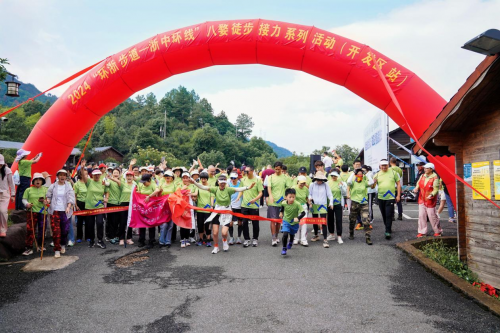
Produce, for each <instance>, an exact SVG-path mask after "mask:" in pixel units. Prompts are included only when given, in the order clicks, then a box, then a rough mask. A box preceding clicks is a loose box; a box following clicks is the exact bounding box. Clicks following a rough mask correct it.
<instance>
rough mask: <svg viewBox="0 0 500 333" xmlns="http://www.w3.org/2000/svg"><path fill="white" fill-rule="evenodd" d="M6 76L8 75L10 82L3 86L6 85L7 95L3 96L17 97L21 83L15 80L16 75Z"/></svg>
mask: <svg viewBox="0 0 500 333" xmlns="http://www.w3.org/2000/svg"><path fill="white" fill-rule="evenodd" d="M7 74H9V75H10V81H5V84H6V85H7V93H6V94H5V95H7V96H10V97H19V86H20V85H21V83H19V82H18V81H17V80H16V77H17V75H14V74H11V73H7Z"/></svg>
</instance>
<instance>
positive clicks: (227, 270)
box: [0, 204, 500, 332]
mask: <svg viewBox="0 0 500 333" xmlns="http://www.w3.org/2000/svg"><path fill="white" fill-rule="evenodd" d="M404 209H405V214H406V215H407V216H408V217H410V218H411V217H417V216H418V212H417V206H415V205H411V204H408V205H406V206H404ZM375 211H376V218H375V222H374V229H373V233H372V235H373V236H372V237H373V242H374V245H373V246H367V245H366V244H365V243H364V237H363V234H362V233H363V232H362V231H357V232H356V238H355V239H354V240H352V241H350V240H348V239H347V237H346V236H347V233H348V232H347V229H348V219H347V216H345V217H344V233H345V237H344V240H345V243H344V244H343V245H338V244H337V243H336V242H330V244H331V246H330V248H329V249H324V248H323V247H322V244H321V242H316V243H312V242H310V246H309V247H308V248H304V247H300V246H294V247H293V248H292V249H291V250H290V251H289V254H288V255H287V256H286V257H283V256H281V255H280V248H273V247H271V246H270V243H271V240H270V232H269V227H268V223H267V222H261V237H260V245H259V247H257V248H251V247H250V248H243V247H241V245H235V246H231V248H230V251H229V252H227V253H223V252H221V253H219V254H217V255H212V254H211V253H210V252H211V249H208V248H205V247H203V248H199V247H196V246H191V247H188V248H185V249H181V248H180V247H179V243H177V244H175V245H174V246H173V247H172V248H170V249H166V248H165V249H158V248H154V249H152V250H150V251H149V252H148V253H147V254H145V255H144V256H146V257H147V258H145V260H144V261H141V262H137V263H135V264H134V265H133V266H132V267H129V268H119V267H117V266H116V265H115V263H114V262H115V260H116V259H118V258H120V257H122V256H124V255H127V254H129V253H132V252H136V251H138V248H137V247H135V246H131V247H128V248H127V249H124V248H123V247H119V246H114V245H111V244H109V245H108V248H107V249H106V250H102V249H98V248H93V249H89V248H87V247H86V246H83V245H79V246H76V247H74V248H71V249H70V250H69V251H68V252H67V253H68V254H70V255H77V256H79V257H80V259H79V260H78V261H77V262H76V263H74V264H72V265H71V266H69V267H67V268H64V269H62V270H59V271H55V272H49V273H24V272H21V271H20V268H21V267H22V265H21V264H13V265H1V266H0V300H1V301H0V331H1V332H35V331H37V332H55V331H59V332H67V331H75V332H99V331H105V332H190V331H193V332H216V331H218V332H235V331H239V332H285V331H286V332H348V331H349V332H498V331H500V318H498V317H496V316H494V315H492V314H491V313H489V312H488V311H486V310H484V309H482V308H481V307H479V306H478V305H477V304H476V303H474V302H473V301H472V300H470V299H467V298H465V297H464V296H462V294H460V293H458V292H456V291H454V290H453V289H451V287H449V286H448V285H446V284H445V283H444V282H442V281H441V280H439V279H438V278H436V277H435V276H433V275H432V274H431V273H429V272H427V271H425V269H424V268H423V267H421V266H420V265H419V264H417V263H416V262H414V261H412V260H411V259H409V258H408V257H407V256H406V255H404V254H403V253H402V252H401V251H400V250H398V249H397V248H396V247H395V244H396V243H397V242H401V241H404V240H406V239H413V238H414V237H415V236H416V233H417V230H416V225H417V220H416V219H405V220H404V221H396V222H395V224H394V235H393V236H394V238H393V239H392V240H390V241H387V240H385V239H384V238H383V231H384V230H383V228H382V227H381V224H382V222H381V219H380V213H379V212H378V207H377V206H375ZM264 214H265V209H262V210H261V215H264ZM443 215H445V214H443ZM442 224H443V226H444V230H445V231H444V232H445V234H446V235H452V234H454V233H455V232H456V225H454V224H451V223H449V222H447V217H446V216H442ZM235 231H236V228H235ZM21 259H24V258H19V260H21Z"/></svg>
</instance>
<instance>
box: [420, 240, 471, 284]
mask: <svg viewBox="0 0 500 333" xmlns="http://www.w3.org/2000/svg"><path fill="white" fill-rule="evenodd" d="M421 250H422V252H423V253H424V254H425V256H426V257H427V258H429V259H432V260H434V261H435V262H437V263H438V264H440V265H441V266H443V267H444V268H446V269H447V270H449V271H450V272H452V273H453V274H455V275H458V276H459V277H461V278H462V279H464V280H465V281H467V282H469V283H471V284H472V283H474V282H477V283H479V282H480V281H479V278H478V277H477V275H476V274H475V273H473V272H472V271H471V270H470V269H469V267H468V266H467V264H465V263H463V262H462V261H460V258H459V257H458V249H457V247H456V246H454V247H448V246H446V245H445V244H444V243H443V241H442V240H440V241H436V242H432V243H428V244H425V245H424V246H423V247H422V248H421Z"/></svg>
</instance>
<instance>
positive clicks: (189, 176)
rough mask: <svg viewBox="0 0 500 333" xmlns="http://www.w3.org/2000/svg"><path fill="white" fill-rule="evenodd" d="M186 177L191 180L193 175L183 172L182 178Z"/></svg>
mask: <svg viewBox="0 0 500 333" xmlns="http://www.w3.org/2000/svg"><path fill="white" fill-rule="evenodd" d="M184 177H188V178H191V175H190V174H189V172H183V173H182V175H181V178H184Z"/></svg>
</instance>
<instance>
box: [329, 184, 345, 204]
mask: <svg viewBox="0 0 500 333" xmlns="http://www.w3.org/2000/svg"><path fill="white" fill-rule="evenodd" d="M327 184H328V186H329V187H330V190H331V191H332V196H333V202H332V203H330V204H333V205H340V204H341V203H342V192H341V191H340V180H339V179H338V178H337V180H336V181H333V180H332V179H330V180H329V181H328V183H327Z"/></svg>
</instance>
